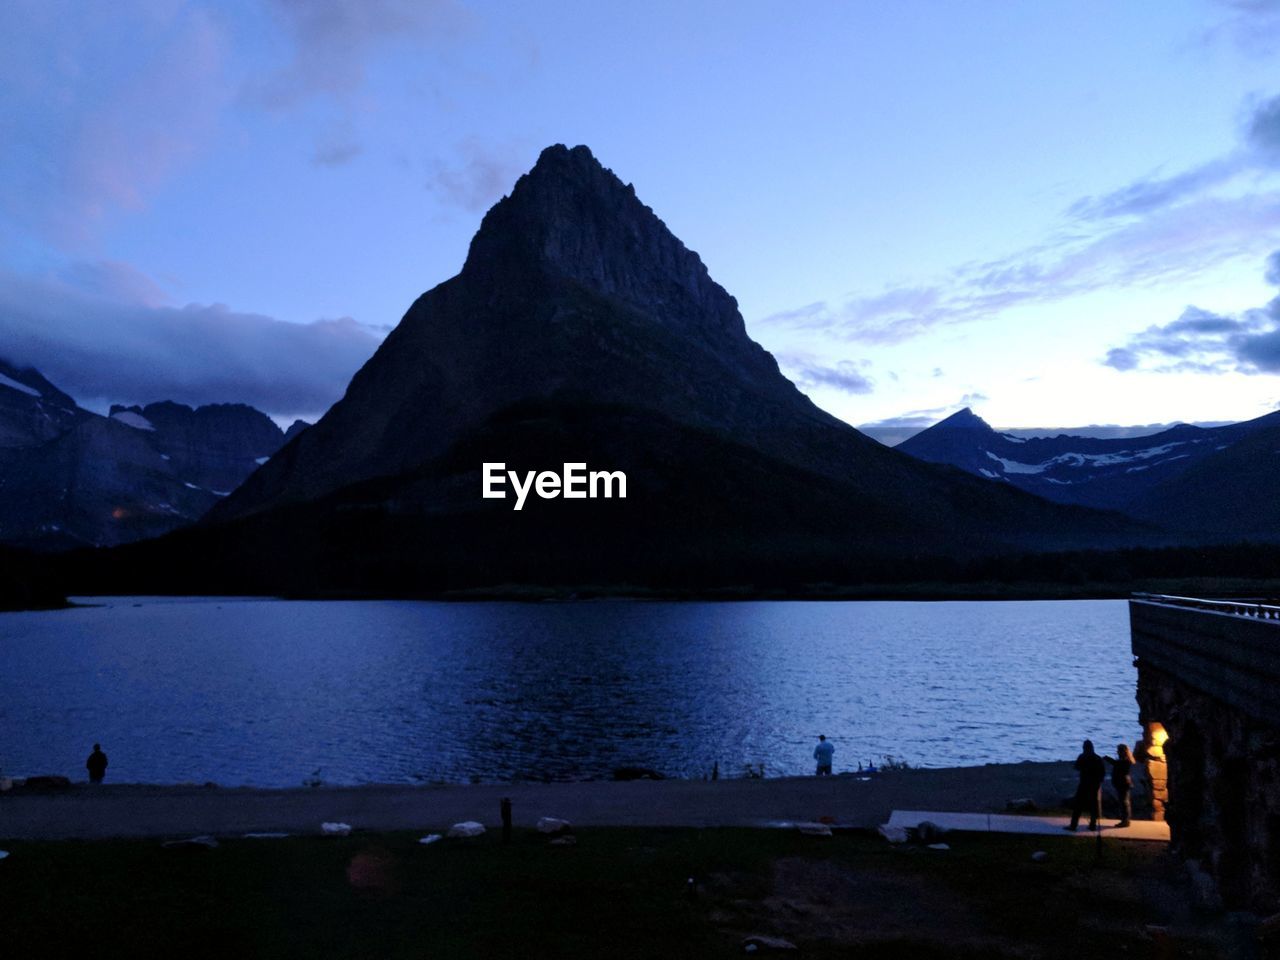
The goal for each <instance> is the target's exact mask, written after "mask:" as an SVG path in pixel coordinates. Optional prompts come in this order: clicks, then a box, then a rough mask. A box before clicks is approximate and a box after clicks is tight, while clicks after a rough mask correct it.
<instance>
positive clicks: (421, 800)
mask: <svg viewBox="0 0 1280 960" xmlns="http://www.w3.org/2000/svg"><path fill="white" fill-rule="evenodd" d="M1074 784H1075V775H1074V773H1073V771H1072V769H1071V765H1070V764H1069V763H1065V762H1062V763H1019V764H999V765H989V766H985V767H953V768H946V769H936V770H908V771H901V772H893V773H887V774H884V775H882V776H879V777H876V778H874V779H872V780H865V781H864V780H859V779H858V778H856V777H855V776H853V775H841V776H835V777H823V778H821V779H820V778H817V777H790V778H779V779H773V780H768V779H766V780H718V781H712V782H708V781H698V780H663V781H636V782H629V783H608V782H579V783H545V784H543V783H507V784H478V785H474V786H461V785H459V786H422V787H415V786H394V785H387V786H362V787H318V788H314V789H306V788H302V789H290V790H260V789H253V788H237V789H224V788H218V787H191V786H173V787H166V786H146V785H129V784H122V785H111V784H106V785H101V786H96V787H94V786H89V785H88V784H77V785H75V786H73V787H72V788H71V789H70V790H64V791H60V792H54V793H33V792H27V791H25V790H23V789H20V788H18V789H14V790H12V791H10V792H8V793H3V794H0V838H3V839H65V838H89V839H101V838H109V837H176V836H190V835H193V834H215V835H218V836H234V835H236V834H241V833H246V832H251V831H252V832H267V831H284V832H288V833H317V832H319V829H320V824H321V823H322V822H323V821H330V820H336V821H341V822H344V823H349V824H351V825H352V826H353V827H355V828H356V829H368V830H423V831H428V830H435V831H440V830H441V829H442V828H445V827H448V826H449V825H450V824H452V823H456V822H458V821H461V820H478V821H480V822H481V823H484V824H485V825H486V826H489V827H494V826H497V825H498V824H499V823H500V821H499V801H500V800H501V799H502V798H503V797H510V798H511V802H512V811H513V819H514V822H515V824H516V826H518V827H520V826H533V824H534V823H536V822H537V820H538V818H539V817H542V816H554V817H561V818H563V819H566V820H569V821H570V822H572V823H574V824H575V825H579V826H692V827H704V826H758V825H764V824H768V823H776V822H778V821H795V820H816V819H818V818H820V817H831V818H834V820H835V821H836V822H837V823H839V824H843V825H849V826H858V827H874V826H876V825H877V824H880V823H884V822H886V821H887V820H888V818H889V813H890V811H891V810H892V809H894V808H895V807H896V808H899V809H911V810H954V811H966V810H967V811H974V812H978V811H993V812H1002V811H1003V810H1004V809H1005V803H1006V801H1008V800H1011V799H1015V798H1023V797H1028V798H1031V799H1034V800H1035V801H1036V802H1037V804H1039V805H1040V806H1041V807H1046V806H1056V805H1059V804H1061V802H1062V798H1063V797H1066V796H1068V795H1069V794H1071V793H1072V791H1073V789H1074Z"/></svg>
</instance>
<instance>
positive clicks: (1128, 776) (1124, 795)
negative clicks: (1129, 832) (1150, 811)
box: [1103, 743, 1133, 827]
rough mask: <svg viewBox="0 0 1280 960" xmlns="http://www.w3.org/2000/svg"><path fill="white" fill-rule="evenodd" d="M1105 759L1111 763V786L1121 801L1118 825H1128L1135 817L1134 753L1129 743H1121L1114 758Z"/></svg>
mask: <svg viewBox="0 0 1280 960" xmlns="http://www.w3.org/2000/svg"><path fill="white" fill-rule="evenodd" d="M1103 759H1104V760H1105V761H1106V762H1107V763H1109V764H1111V786H1112V787H1114V788H1115V791H1116V799H1118V800H1119V801H1120V822H1119V823H1117V824H1116V826H1117V827H1127V826H1129V821H1130V820H1131V819H1132V818H1133V796H1132V794H1133V753H1132V752H1131V751H1130V750H1129V745H1128V744H1127V743H1121V744H1117V746H1116V755H1115V757H1114V758H1112V757H1103Z"/></svg>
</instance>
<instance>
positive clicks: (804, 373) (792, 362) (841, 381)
mask: <svg viewBox="0 0 1280 960" xmlns="http://www.w3.org/2000/svg"><path fill="white" fill-rule="evenodd" d="M778 362H779V364H780V365H781V366H782V368H783V369H784V370H786V371H787V373H788V374H789V375H790V376H791V378H792V379H793V380H794V381H795V382H796V385H797V386H799V387H800V388H801V389H804V390H814V389H817V388H819V387H827V388H830V389H833V390H839V391H841V392H843V393H853V394H861V393H870V392H871V391H872V390H874V389H875V381H873V380H872V379H871V378H870V377H868V376H866V375H865V374H864V373H862V369H861V368H863V367H864V366H865V364H858V363H854V362H852V361H850V360H839V361H837V362H836V363H834V364H827V363H822V362H820V361H817V360H814V359H813V358H811V357H802V356H784V357H779V358H778Z"/></svg>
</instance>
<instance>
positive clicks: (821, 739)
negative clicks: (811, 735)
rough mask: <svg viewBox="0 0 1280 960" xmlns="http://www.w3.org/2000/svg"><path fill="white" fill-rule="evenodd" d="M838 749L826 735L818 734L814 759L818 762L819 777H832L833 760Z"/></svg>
mask: <svg viewBox="0 0 1280 960" xmlns="http://www.w3.org/2000/svg"><path fill="white" fill-rule="evenodd" d="M835 752H836V748H835V746H834V745H833V744H832V743H831V741H830V740H828V739H827V738H826V735H825V734H821V733H820V734H818V745H817V746H816V747H814V748H813V759H815V760H817V761H818V776H820V777H829V776H831V758H832V757H833V756H834V755H835Z"/></svg>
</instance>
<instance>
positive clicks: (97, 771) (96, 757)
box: [84, 743, 107, 783]
mask: <svg viewBox="0 0 1280 960" xmlns="http://www.w3.org/2000/svg"><path fill="white" fill-rule="evenodd" d="M84 766H85V769H86V770H88V771H89V782H90V783H101V782H102V778H103V777H105V776H106V775H107V755H106V754H105V753H103V752H102V744H100V743H95V744H94V745H93V753H91V754H89V759H88V760H86V761H85V762H84Z"/></svg>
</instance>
